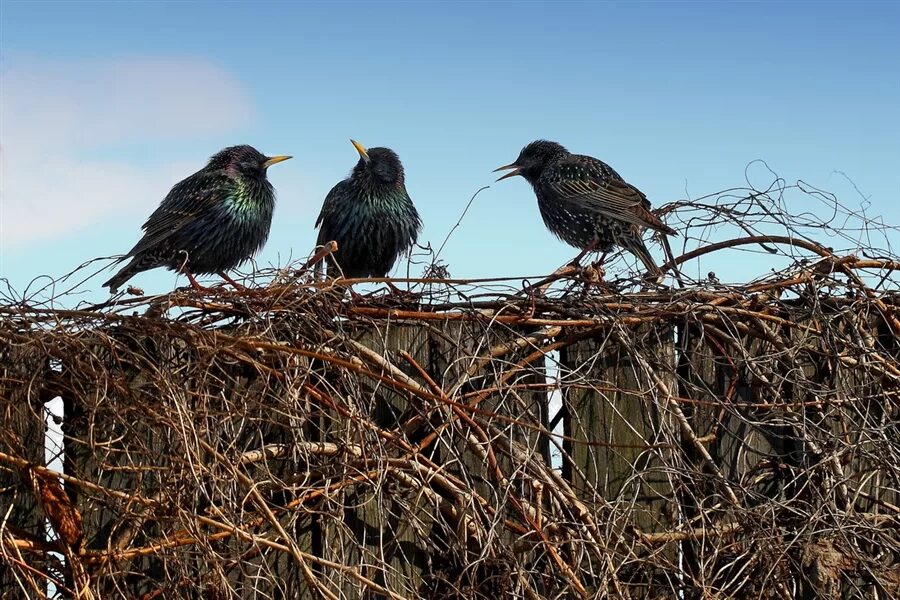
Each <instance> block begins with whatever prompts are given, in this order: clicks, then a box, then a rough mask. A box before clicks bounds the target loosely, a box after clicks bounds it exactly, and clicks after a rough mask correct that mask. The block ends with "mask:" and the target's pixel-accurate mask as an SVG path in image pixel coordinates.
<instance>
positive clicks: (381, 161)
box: [350, 140, 403, 186]
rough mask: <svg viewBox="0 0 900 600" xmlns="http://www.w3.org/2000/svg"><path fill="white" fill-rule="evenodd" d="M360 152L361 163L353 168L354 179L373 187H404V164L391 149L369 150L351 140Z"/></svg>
mask: <svg viewBox="0 0 900 600" xmlns="http://www.w3.org/2000/svg"><path fill="white" fill-rule="evenodd" d="M350 143H351V144H353V147H354V148H356V151H357V152H359V162H358V163H356V166H355V167H353V175H352V177H353V179H355V180H358V181H362V182H368V183H370V184H372V185H392V186H400V185H403V164H402V163H401V162H400V157H399V156H397V153H396V152H394V151H393V150H391V149H390V148H369V149H368V150H366V148H365V146H363V145H362V144H360V143H359V142H357V141H355V140H350Z"/></svg>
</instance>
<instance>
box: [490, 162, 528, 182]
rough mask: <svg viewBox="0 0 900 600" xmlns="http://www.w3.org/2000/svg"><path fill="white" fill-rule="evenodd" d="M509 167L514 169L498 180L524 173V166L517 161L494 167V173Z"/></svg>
mask: <svg viewBox="0 0 900 600" xmlns="http://www.w3.org/2000/svg"><path fill="white" fill-rule="evenodd" d="M507 169H512V171H510V172H509V173H507V174H506V175H504V176H503V177H501V178H500V179H498V180H497V181H500V180H502V179H506V178H507V177H515V176H516V175H520V174H521V173H522V168H521V167H520V166H519V165H517V164H516V163H511V164H508V165H503V166H502V167H497V168H496V169H494V173H496V172H497V171H505V170H507Z"/></svg>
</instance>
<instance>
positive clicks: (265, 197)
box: [103, 145, 290, 293]
mask: <svg viewBox="0 0 900 600" xmlns="http://www.w3.org/2000/svg"><path fill="white" fill-rule="evenodd" d="M287 158H290V157H283V156H279V157H273V158H269V157H267V156H264V155H263V154H261V153H260V152H258V151H257V150H256V149H255V148H253V147H252V146H246V145H244V146H231V147H229V148H225V149H224V150H222V151H220V152H218V153H217V154H215V155H213V156H212V158H210V160H209V163H207V165H206V166H205V167H203V168H202V169H200V170H199V171H197V172H196V173H194V174H193V175H191V176H190V177H188V178H187V179H184V180H182V181H180V182H178V183H177V184H175V186H174V187H173V188H172V190H171V191H170V192H169V193H168V194H167V195H166V197H165V198H164V199H163V201H162V203H161V204H160V205H159V207H158V208H157V209H156V210H155V211H154V212H153V214H152V215H150V218H149V219H147V222H146V223H144V225H143V230H144V236H143V237H142V238H141V240H140V241H139V242H138V243H137V244H136V245H135V246H134V248H132V249H131V251H130V252H128V254H126V255H125V256H124V257H122V258H121V259H120V261H124V260H126V259H128V258H131V261H130V262H129V263H128V264H127V265H125V267H123V268H122V269H121V270H120V271H119V272H118V273H116V275H115V276H114V277H113V278H112V279H110V280H109V281H107V282H106V283H104V284H103V285H104V286H106V287H109V288H110V291H111V292H112V293H116V290H117V289H118V288H119V286H121V285H122V284H123V283H125V282H126V281H128V279H130V278H131V277H133V276H134V275H136V274H137V273H140V272H142V271H147V270H149V269H155V268H157V267H167V268H169V269H172V270H175V271H181V272H185V273H188V274H208V273H221V272H224V271H227V270H229V269H232V268H234V267H236V266H238V265H239V264H241V263H242V262H244V261H245V260H247V259H248V258H250V257H251V256H253V254H255V253H256V252H257V251H258V250H259V249H260V248H262V246H263V245H264V244H265V242H266V239H268V237H269V228H270V226H271V224H272V212H273V210H274V208H275V190H274V188H273V187H272V184H271V183H269V180H268V179H266V169H267V168H268V167H269V166H270V165H271V164H274V163H276V162H280V161H281V160H286V159H287Z"/></svg>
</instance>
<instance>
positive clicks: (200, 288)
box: [185, 273, 212, 294]
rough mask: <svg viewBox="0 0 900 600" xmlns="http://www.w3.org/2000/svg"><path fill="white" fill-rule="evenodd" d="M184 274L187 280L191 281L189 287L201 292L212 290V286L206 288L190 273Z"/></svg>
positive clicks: (206, 292)
mask: <svg viewBox="0 0 900 600" xmlns="http://www.w3.org/2000/svg"><path fill="white" fill-rule="evenodd" d="M185 275H187V278H188V281H190V282H191V287H192V288H194V289H195V290H197V291H198V292H200V293H201V294H208V293H210V292H211V291H212V288H208V287H206V286H205V285H200V282H199V281H197V279H196V278H195V277H194V275H193V274H192V273H185Z"/></svg>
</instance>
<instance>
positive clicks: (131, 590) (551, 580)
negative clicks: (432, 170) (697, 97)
mask: <svg viewBox="0 0 900 600" xmlns="http://www.w3.org/2000/svg"><path fill="white" fill-rule="evenodd" d="M790 194H794V196H793V197H794V198H802V199H803V200H804V201H805V202H808V203H809V204H806V205H805V206H804V211H805V212H802V214H798V213H800V212H801V211H790V210H788V208H787V206H786V204H787V202H788V201H787V200H786V198H790V197H791V196H790ZM813 203H816V205H817V206H819V207H820V208H821V207H824V208H825V209H826V211H830V214H827V215H826V216H824V217H823V216H821V214H818V213H816V212H815V211H813V209H811V208H810V206H811V205H812V204H813ZM792 206H794V205H792ZM661 214H663V215H664V216H665V218H666V219H667V222H668V223H669V224H670V225H672V226H673V227H677V228H678V229H679V231H680V232H683V236H682V237H680V238H679V239H677V240H673V243H674V242H676V241H677V243H678V244H679V245H681V249H680V251H676V252H674V256H673V258H672V259H671V260H669V261H668V263H667V264H666V266H665V269H666V270H667V271H668V272H669V273H670V274H671V273H674V272H675V271H676V270H680V275H679V276H678V278H677V280H676V279H675V278H671V279H667V280H666V282H664V283H660V284H653V283H648V282H645V281H642V280H641V279H640V278H639V277H633V278H624V277H623V278H619V279H617V278H615V277H614V276H615V275H616V274H620V273H627V271H624V270H622V269H618V268H617V264H618V263H617V262H616V260H613V261H612V262H610V261H607V262H606V263H605V264H604V267H603V268H604V269H605V270H606V273H605V275H604V274H603V272H602V270H601V269H600V268H599V266H593V267H592V266H588V267H569V268H565V269H561V270H559V271H557V272H556V274H554V275H553V276H550V277H530V278H527V279H524V278H510V277H506V278H502V279H499V278H498V279H491V280H464V279H452V278H450V277H449V275H448V273H447V270H446V268H444V267H443V266H441V265H440V264H439V263H435V262H434V260H433V257H431V259H430V261H429V262H430V266H429V267H428V269H427V270H426V273H425V275H424V276H423V277H420V278H416V279H402V280H393V283H394V285H397V286H402V287H404V288H405V290H404V291H402V292H401V291H398V290H395V289H389V288H388V287H386V286H385V285H384V284H383V283H382V282H379V281H369V282H368V283H367V284H362V283H361V284H360V285H353V287H354V289H356V290H357V291H353V292H351V291H348V289H347V288H348V287H351V283H352V282H351V283H348V282H347V281H337V282H335V281H322V280H319V279H317V278H316V277H315V276H314V275H313V274H312V273H311V272H310V271H309V269H307V268H305V267H306V266H305V265H304V264H302V263H298V264H296V265H289V266H287V267H283V268H279V269H259V270H256V271H254V272H253V273H251V274H249V275H247V277H246V278H245V279H244V280H243V283H245V284H246V285H248V286H250V287H249V289H247V290H239V291H235V290H233V289H231V288H228V287H225V286H223V287H220V288H216V289H215V290H213V291H212V292H210V293H208V294H199V293H198V292H196V291H194V290H191V289H179V290H176V291H173V292H170V293H166V294H162V295H153V296H144V295H142V293H141V294H138V295H128V294H124V295H122V296H119V297H115V298H113V299H112V300H111V301H110V302H108V303H105V304H102V305H90V306H89V305H84V304H77V303H74V302H70V303H69V304H68V305H66V302H67V301H66V298H67V297H68V296H66V294H67V293H69V292H63V291H61V290H65V289H66V285H67V282H68V281H72V279H73V277H74V276H69V279H67V280H65V281H56V282H54V283H53V288H52V289H53V290H54V293H53V294H51V295H50V296H49V297H47V296H41V294H40V292H34V291H33V290H32V292H30V293H29V294H26V295H20V296H14V295H13V294H12V293H10V294H8V295H7V298H6V299H5V300H4V301H3V302H2V305H0V419H2V424H3V427H2V430H0V509H2V510H0V597H2V598H43V597H54V596H56V597H66V598H128V599H142V600H149V599H152V598H209V599H220V598H221V599H224V598H328V599H331V600H334V599H337V598H393V599H401V598H402V599H413V598H441V599H443V598H448V599H449V598H460V599H462V598H466V599H469V598H472V599H476V598H486V599H488V598H489V599H498V598H529V599H537V598H836V597H846V598H850V597H853V598H891V597H898V594H900V576H898V569H897V564H898V559H900V425H898V421H900V342H898V335H900V292H898V289H900V286H898V283H900V276H898V273H900V258H898V256H897V255H896V253H894V252H893V251H892V250H891V246H890V240H891V236H896V234H897V231H896V230H893V229H890V228H886V227H883V226H879V225H878V224H877V223H875V222H873V221H871V220H868V219H866V218H865V217H864V216H862V215H860V214H859V213H858V212H854V211H849V210H847V209H846V208H844V207H843V206H842V205H841V204H840V203H838V202H837V200H836V199H834V198H832V197H830V196H828V195H827V194H824V193H821V192H818V191H817V190H814V189H812V188H809V187H808V186H805V185H803V184H797V185H794V186H785V185H784V184H783V182H779V181H777V180H776V183H775V184H773V186H772V187H770V188H767V189H764V190H759V189H742V190H732V191H728V192H723V193H721V194H717V195H715V196H711V197H708V198H703V199H699V200H691V201H683V202H679V203H674V204H672V205H669V206H667V207H664V209H663V210H662V211H661ZM817 215H818V216H817ZM879 235H880V236H882V237H881V238H879V239H882V240H886V241H884V242H878V241H877V239H876V238H877V236H879ZM894 239H895V240H896V239H897V238H896V237H894ZM725 253H731V254H730V255H729V256H734V257H740V258H739V259H737V258H736V259H734V260H735V263H737V262H740V261H741V260H749V261H752V260H758V259H759V258H760V256H762V257H764V258H763V260H758V264H763V265H765V267H766V268H765V269H759V270H762V271H763V273H762V274H761V275H760V276H758V277H756V278H755V279H753V280H752V281H749V282H748V281H745V282H740V283H729V282H726V281H723V280H724V279H726V277H725V276H724V275H723V274H722V273H719V274H718V275H716V274H713V273H710V274H709V275H706V274H704V275H703V276H702V277H692V276H691V272H692V270H693V271H697V269H698V267H697V266H696V265H698V264H700V263H699V262H698V261H704V260H707V259H710V260H711V259H713V258H714V257H716V256H721V255H724V254H725ZM747 257H749V258H747ZM614 258H615V257H614ZM730 260H731V259H730ZM702 264H708V263H702ZM726 264H727V263H726ZM76 275H77V274H76ZM670 284H671V285H670ZM407 290H408V291H407ZM132 291H134V292H137V290H132ZM57 398H61V401H62V404H63V406H64V414H63V417H62V420H61V427H62V437H61V438H59V437H58V436H57V437H56V438H55V437H54V436H53V435H50V436H48V435H47V434H46V430H47V429H46V428H47V423H48V412H47V411H48V409H47V407H48V406H49V403H51V402H52V401H54V399H57ZM51 425H52V422H51ZM54 465H61V468H60V467H59V466H54ZM60 471H61V472H60Z"/></svg>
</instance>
